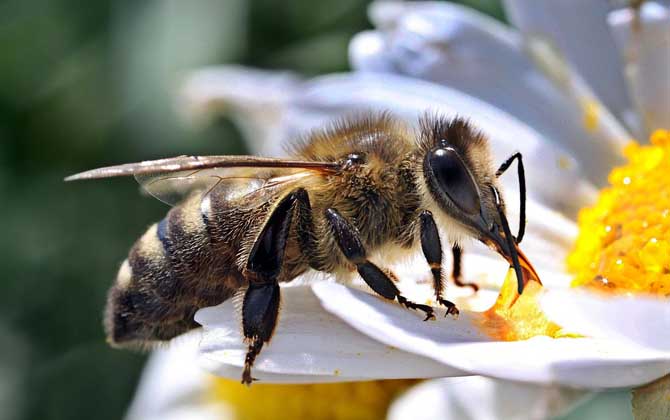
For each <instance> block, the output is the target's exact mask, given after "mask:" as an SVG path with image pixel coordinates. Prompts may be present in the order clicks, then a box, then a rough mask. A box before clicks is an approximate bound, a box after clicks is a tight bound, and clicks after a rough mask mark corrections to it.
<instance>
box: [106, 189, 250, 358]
mask: <svg viewBox="0 0 670 420" xmlns="http://www.w3.org/2000/svg"><path fill="white" fill-rule="evenodd" d="M210 200H211V204H210ZM215 201H216V203H215ZM229 204H230V203H226V202H225V200H218V201H217V200H216V196H214V195H212V196H211V197H208V198H207V199H205V200H203V199H202V195H200V194H195V195H193V196H191V197H190V198H188V199H187V200H186V201H184V202H183V203H181V204H180V205H178V206H176V207H174V208H172V210H170V212H169V213H168V214H167V216H166V217H165V219H163V220H162V221H161V222H160V223H157V224H154V225H152V226H151V227H150V228H149V230H148V231H147V232H146V233H145V234H144V236H142V237H141V238H140V239H139V240H138V241H137V242H136V243H135V245H134V246H133V247H132V249H131V251H130V254H129V256H128V259H127V260H126V261H124V262H123V264H122V265H121V269H120V270H119V273H118V276H117V280H116V283H115V284H114V285H113V286H112V288H111V289H110V291H109V295H108V300H107V308H106V310H105V330H106V333H107V337H108V340H109V341H110V342H111V343H112V344H115V345H121V346H123V345H139V346H140V347H142V346H146V345H148V344H150V342H151V341H164V340H169V339H171V338H173V337H175V336H177V335H179V334H182V333H184V332H186V331H188V330H190V329H193V328H195V327H197V326H198V325H197V324H196V323H195V321H194V320H193V315H194V314H195V312H196V311H197V310H198V309H199V308H202V307H204V306H212V305H217V304H219V303H221V302H223V301H225V300H226V299H228V298H229V297H230V296H232V295H233V294H234V293H235V291H236V290H237V289H238V288H239V287H240V286H241V285H242V284H243V283H244V278H243V277H242V274H241V273H240V271H239V270H238V269H237V267H236V266H235V258H236V253H237V249H238V247H239V242H240V239H241V238H240V237H239V236H240V235H239V234H240V233H241V232H244V230H243V229H241V228H242V226H239V225H238V227H239V229H234V230H233V231H222V229H226V228H225V227H226V226H230V223H229V222H228V223H226V220H223V219H225V218H228V217H235V216H238V218H240V217H239V214H238V213H239V210H235V209H233V208H230V209H226V208H225V207H226V206H227V205H229ZM217 205H218V206H219V209H218V210H217V211H216V212H212V211H211V209H210V208H214V207H215V206H217ZM240 219H241V220H243V219H244V218H240Z"/></svg>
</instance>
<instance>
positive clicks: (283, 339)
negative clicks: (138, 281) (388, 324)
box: [196, 287, 462, 382]
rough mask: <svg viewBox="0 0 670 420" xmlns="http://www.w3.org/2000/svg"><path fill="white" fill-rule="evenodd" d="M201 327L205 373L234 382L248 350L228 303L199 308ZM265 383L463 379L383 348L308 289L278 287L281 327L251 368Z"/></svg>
mask: <svg viewBox="0 0 670 420" xmlns="http://www.w3.org/2000/svg"><path fill="white" fill-rule="evenodd" d="M196 321H197V322H198V323H200V324H202V325H203V326H204V328H205V333H204V338H203V340H202V343H201V344H200V349H201V355H202V363H203V366H204V367H205V368H207V369H208V370H210V371H212V372H214V373H216V374H218V375H221V376H226V377H231V378H234V379H238V378H239V377H240V373H241V367H242V366H243V364H244V356H245V354H246V351H247V346H246V345H245V344H244V343H243V342H242V337H241V334H240V322H239V318H238V314H237V311H236V310H235V305H234V303H233V302H232V301H228V302H225V303H223V304H222V305H219V306H216V307H212V308H205V309H201V310H200V311H198V312H197V314H196ZM253 375H254V377H256V378H259V379H261V380H263V381H264V382H326V381H328V382H339V381H351V380H370V379H397V378H424V377H438V376H455V375H462V372H460V371H458V370H457V369H453V368H450V367H447V366H441V365H440V364H439V363H435V362H434V361H432V360H430V359H427V358H424V357H421V356H417V355H412V354H408V353H405V352H404V351H401V350H398V349H396V348H392V347H389V346H385V345H383V344H381V343H378V342H376V341H374V340H372V339H370V338H368V337H367V336H365V335H363V334H361V333H359V332H357V331H355V330H354V329H352V328H350V327H349V326H348V325H346V324H345V323H344V322H342V321H341V320H340V319H339V318H337V317H335V316H333V315H331V314H329V313H327V312H325V311H324V310H323V309H322V308H321V306H320V304H319V301H318V299H316V297H315V296H314V295H313V293H312V291H311V289H310V288H309V287H284V288H282V310H281V313H280V318H279V324H278V326H277V329H276V331H275V334H274V337H273V339H272V341H271V342H270V344H269V345H268V346H266V347H265V348H263V351H262V352H261V353H260V355H259V356H258V358H257V359H256V363H255V364H254V369H253Z"/></svg>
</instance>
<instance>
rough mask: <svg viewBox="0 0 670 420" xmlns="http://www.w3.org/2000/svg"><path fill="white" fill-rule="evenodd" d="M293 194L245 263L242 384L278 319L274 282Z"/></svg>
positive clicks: (276, 212) (277, 292)
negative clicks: (245, 343)
mask: <svg viewBox="0 0 670 420" xmlns="http://www.w3.org/2000/svg"><path fill="white" fill-rule="evenodd" d="M295 200H296V197H295V194H289V195H287V196H286V197H284V198H283V199H282V200H281V201H280V202H279V204H278V205H277V206H275V208H274V210H273V211H272V214H271V215H270V217H269V218H268V221H267V222H266V223H265V226H264V227H263V230H262V231H261V233H260V235H259V236H258V238H257V239H256V242H255V243H254V246H253V247H252V249H251V252H250V253H249V258H248V260H247V276H248V278H249V287H248V288H247V290H246V292H245V294H244V300H243V303H242V330H243V332H244V338H245V341H246V342H247V343H248V346H249V347H248V350H247V355H246V357H245V360H244V370H243V372H242V383H243V384H246V385H250V384H251V382H252V381H253V380H254V378H252V376H251V368H252V366H253V364H254V362H255V360H256V356H258V354H259V353H260V351H261V349H262V348H263V346H264V345H265V344H266V343H268V342H269V341H270V339H271V338H272V334H273V332H274V329H275V327H276V325H277V316H278V315H279V304H280V290H279V284H278V282H277V278H278V276H279V273H280V272H281V267H282V263H283V260H284V250H285V248H286V242H287V240H288V235H289V231H290V229H291V219H292V217H293V209H294V202H295Z"/></svg>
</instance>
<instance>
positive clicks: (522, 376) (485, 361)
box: [313, 283, 670, 388]
mask: <svg viewBox="0 0 670 420" xmlns="http://www.w3.org/2000/svg"><path fill="white" fill-rule="evenodd" d="M313 289H314V291H315V293H316V294H317V296H318V297H319V298H320V299H321V303H322V305H323V306H324V308H326V310H328V311H329V312H332V313H334V314H336V315H337V316H339V317H340V318H342V319H343V320H344V321H346V322H347V323H348V324H349V325H351V326H352V327H354V328H356V329H357V330H359V331H361V332H363V333H365V334H367V335H369V336H370V337H372V338H374V339H376V340H379V341H381V342H382V343H385V344H387V345H391V346H394V347H397V348H399V349H403V350H405V351H408V352H413V353H416V354H421V355H424V356H427V357H431V358H433V359H435V360H437V361H440V362H442V363H444V364H445V365H447V366H451V367H455V368H457V369H460V370H463V371H466V372H470V373H472V374H477V375H484V376H491V377H495V378H500V379H508V380H515V381H523V382H536V383H543V384H561V385H566V386H573V387H579V388H619V387H631V386H636V385H640V384H643V383H647V382H650V381H652V380H654V379H656V378H659V377H661V376H664V375H665V374H667V373H668V372H670V358H669V357H668V356H667V354H665V353H661V352H656V351H651V350H646V349H644V348H641V347H638V346H635V347H633V346H630V345H627V344H625V343H622V342H620V341H615V340H605V339H592V338H561V339H552V338H548V337H534V338H532V339H530V340H525V341H511V342H500V341H493V340H492V339H491V338H489V337H488V336H486V335H485V334H484V333H483V332H482V331H481V327H480V326H481V325H482V324H483V323H485V322H486V321H485V319H484V318H483V316H482V315H481V314H478V313H472V312H466V311H463V312H461V315H460V317H459V318H458V319H449V318H447V319H442V318H440V319H439V321H437V322H421V317H420V315H418V314H416V313H412V312H410V311H408V310H406V309H403V308H401V307H400V306H399V305H395V304H392V303H389V302H385V301H382V300H381V299H380V298H377V297H375V296H372V295H369V294H366V293H363V292H360V291H356V290H353V289H349V288H346V287H344V286H341V285H338V284H329V283H319V284H316V285H314V286H313Z"/></svg>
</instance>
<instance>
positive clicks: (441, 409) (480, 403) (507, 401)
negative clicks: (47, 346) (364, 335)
mask: <svg viewBox="0 0 670 420" xmlns="http://www.w3.org/2000/svg"><path fill="white" fill-rule="evenodd" d="M589 397H590V396H589V394H588V393H586V392H584V391H579V390H574V389H570V388H563V387H558V386H538V385H528V384H524V383H520V382H511V381H501V380H495V379H491V378H485V377H482V376H470V377H466V378H445V379H435V380H432V381H426V382H423V383H421V384H419V385H417V386H415V387H413V388H411V389H410V390H409V391H408V392H406V393H405V394H403V395H402V396H401V397H400V398H398V399H397V400H396V401H395V402H394V403H393V405H392V406H391V409H390V411H389V415H388V418H389V420H404V419H410V418H415V417H416V415H417V413H421V419H423V420H432V419H435V420H438V419H440V420H503V419H504V420H533V419H548V418H553V417H555V416H558V415H561V414H565V413H567V412H569V411H570V410H571V409H572V408H573V407H574V406H575V405H576V404H579V403H581V402H583V401H585V400H586V399H588V398H589Z"/></svg>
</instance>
